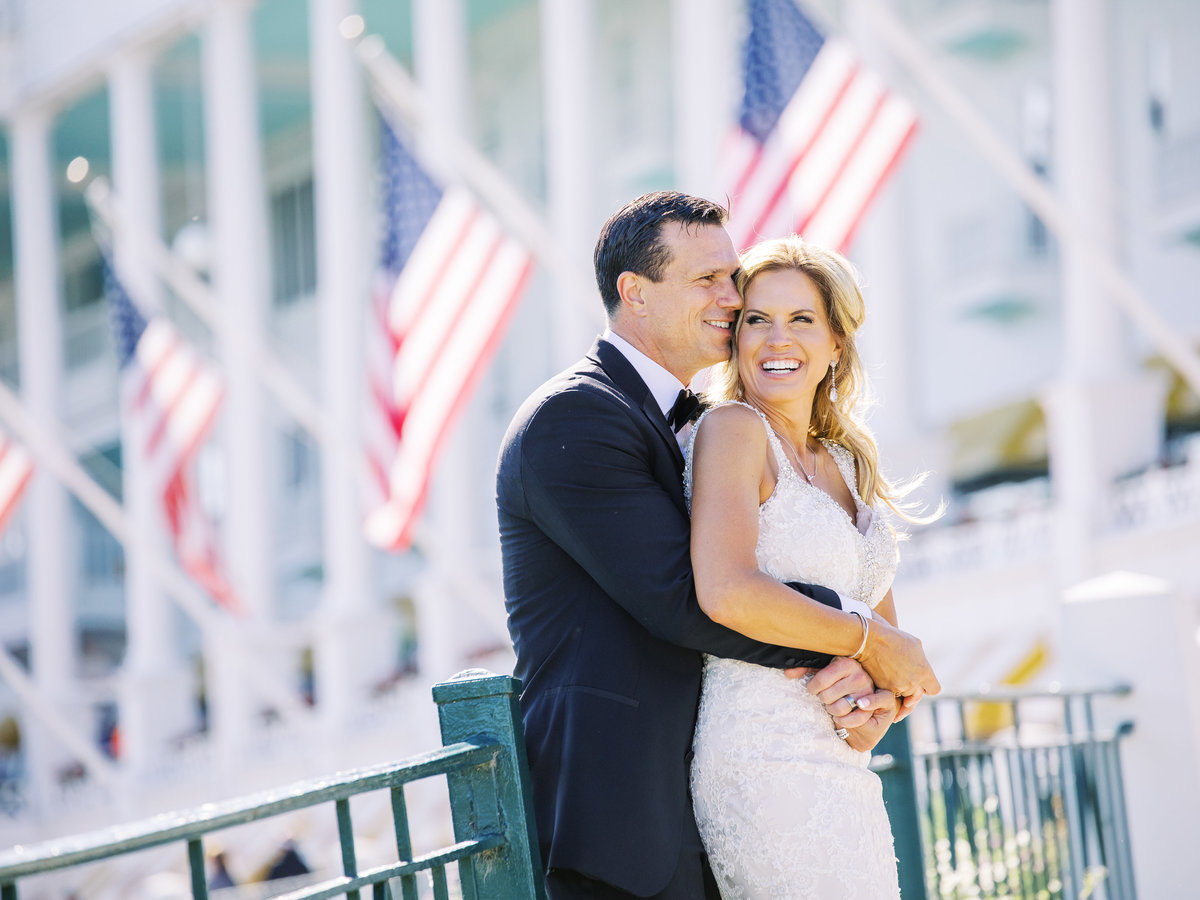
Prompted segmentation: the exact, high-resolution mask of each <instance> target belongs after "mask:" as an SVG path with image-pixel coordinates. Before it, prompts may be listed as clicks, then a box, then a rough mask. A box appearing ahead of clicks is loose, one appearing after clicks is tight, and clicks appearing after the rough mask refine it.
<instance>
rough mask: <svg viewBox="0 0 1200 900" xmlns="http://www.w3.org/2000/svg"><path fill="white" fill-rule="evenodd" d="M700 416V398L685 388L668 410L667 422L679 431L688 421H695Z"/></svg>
mask: <svg viewBox="0 0 1200 900" xmlns="http://www.w3.org/2000/svg"><path fill="white" fill-rule="evenodd" d="M699 416H700V398H699V397H697V396H696V395H695V394H693V393H692V392H691V391H689V390H688V389H687V388H684V389H683V390H682V391H680V392H679V396H678V397H676V398H675V405H674V406H672V407H671V409H670V410H669V411H668V412H667V424H668V425H670V426H671V428H672V429H673V430H674V431H675V432H676V433H678V432H679V429H680V428H682V427H683V426H684V425H685V424H687V423H688V422H694V421H696V419H697V418H699Z"/></svg>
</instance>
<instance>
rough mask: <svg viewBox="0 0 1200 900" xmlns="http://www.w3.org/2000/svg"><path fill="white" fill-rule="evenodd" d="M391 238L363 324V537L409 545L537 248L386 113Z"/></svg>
mask: <svg viewBox="0 0 1200 900" xmlns="http://www.w3.org/2000/svg"><path fill="white" fill-rule="evenodd" d="M380 132H381V136H382V142H383V146H382V160H381V165H382V170H383V182H384V190H383V213H384V221H385V226H384V240H383V250H382V258H381V264H380V270H379V273H378V277H377V279H376V288H375V291H374V297H373V304H372V315H371V317H370V320H369V324H370V328H369V333H368V348H369V349H368V369H369V373H368V377H369V380H370V391H371V398H370V399H371V403H370V409H369V412H368V416H367V420H368V430H367V457H368V463H369V465H370V468H371V470H372V472H373V473H374V476H375V481H376V485H377V487H378V496H377V497H376V498H374V500H373V505H372V509H371V511H370V512H369V513H368V515H367V517H366V521H365V525H364V527H365V532H366V536H367V539H368V540H369V541H370V542H371V543H372V544H374V545H375V546H377V547H381V548H383V549H386V550H391V551H400V550H404V549H406V548H408V547H409V546H410V545H411V543H412V533H413V526H414V524H415V522H416V520H417V517H418V516H419V515H420V512H421V509H422V507H423V505H424V502H425V497H426V494H427V492H428V489H429V483H430V480H431V478H432V477H433V474H434V470H435V468H436V466H437V461H438V454H439V452H440V450H441V448H442V446H443V445H444V443H445V441H446V439H447V437H448V436H449V434H450V431H451V429H452V428H453V426H454V423H455V421H456V420H457V418H458V416H459V414H460V413H461V412H462V410H463V407H464V406H465V405H466V402H467V401H468V400H469V399H470V396H471V392H472V389H473V388H474V386H475V383H476V382H477V381H478V379H479V377H480V375H481V374H482V373H483V371H484V369H485V368H486V367H487V364H488V362H489V361H490V360H491V358H492V356H493V355H494V353H495V350H496V346H497V345H498V343H499V341H500V338H501V337H502V336H503V334H504V331H505V328H506V326H507V324H508V321H509V318H510V317H511V315H512V313H513V312H514V311H515V310H516V307H517V304H518V302H519V301H520V298H521V295H522V294H523V292H524V289H525V285H526V284H527V283H528V281H529V276H530V274H531V273H532V271H533V257H532V255H531V254H530V252H529V251H528V250H527V249H526V248H525V247H524V246H522V245H521V244H520V243H519V242H518V241H516V240H515V239H513V238H512V237H510V236H508V235H507V234H506V233H505V230H504V228H503V227H502V226H501V224H500V223H499V222H498V221H497V220H496V219H495V217H493V216H492V215H490V214H489V213H488V212H486V211H485V210H484V209H482V208H481V207H480V206H479V204H478V203H477V202H476V201H475V199H474V197H473V196H472V195H471V193H470V192H469V191H468V190H466V189H465V188H462V187H450V188H446V189H442V188H441V187H439V186H438V185H437V184H435V183H434V181H433V180H432V179H431V178H430V177H429V175H428V174H427V173H426V172H425V171H424V170H423V169H422V168H421V167H420V165H419V164H418V163H417V161H416V159H415V158H414V157H413V155H412V153H411V151H410V150H409V148H408V147H407V146H405V144H404V142H403V141H402V140H401V138H400V136H399V134H397V132H396V131H395V129H394V128H393V127H392V126H391V124H390V123H389V122H387V121H386V120H385V119H383V118H382V117H381V119H380Z"/></svg>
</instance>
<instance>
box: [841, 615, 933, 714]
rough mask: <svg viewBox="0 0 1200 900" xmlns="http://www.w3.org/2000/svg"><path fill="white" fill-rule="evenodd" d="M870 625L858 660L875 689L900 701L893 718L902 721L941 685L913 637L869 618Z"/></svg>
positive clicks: (879, 620) (878, 620)
mask: <svg viewBox="0 0 1200 900" xmlns="http://www.w3.org/2000/svg"><path fill="white" fill-rule="evenodd" d="M870 623H871V624H870V627H869V632H868V635H867V644H866V646H865V647H864V648H863V652H862V655H861V656H860V657H859V660H860V661H861V662H862V664H863V668H864V669H866V670H867V674H868V675H870V676H871V680H872V681H874V682H875V686H876V687H878V688H880V689H882V690H887V691H891V692H892V694H893V695H895V696H896V697H903V698H904V703H903V705H902V707H901V709H900V713H899V715H898V717H897V720H899V719H903V718H904V717H905V716H907V715H908V714H909V713H911V712H912V711H913V709H914V708H915V707H916V705H917V703H918V702H920V700H921V698H922V697H924V696H925V695H926V694H936V693H938V692H939V691H940V690H941V689H942V686H941V684H940V683H939V682H938V680H937V676H936V675H934V674H933V668H932V667H931V666H930V665H929V660H928V659H926V658H925V651H924V649H922V647H921V642H920V641H919V640H917V638H915V637H913V636H912V635H911V634H909V633H908V632H906V631H901V630H900V629H899V628H896V627H894V626H893V625H890V624H888V623H887V622H885V621H883V620H882V619H876V618H872V619H871V620H870Z"/></svg>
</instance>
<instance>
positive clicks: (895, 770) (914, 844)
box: [874, 721, 928, 900]
mask: <svg viewBox="0 0 1200 900" xmlns="http://www.w3.org/2000/svg"><path fill="white" fill-rule="evenodd" d="M885 754H886V755H887V756H888V757H890V760H889V761H888V764H887V765H886V766H884V767H882V770H881V771H880V772H879V777H880V779H881V780H882V781H883V802H884V804H885V805H886V806H887V813H888V820H889V821H890V822H891V823H892V835H893V837H894V839H895V842H896V859H897V866H898V869H899V875H900V896H901V897H903V898H904V900H926V898H927V896H928V895H927V894H926V890H925V853H924V851H923V850H922V849H921V810H920V807H919V806H918V804H917V785H916V781H915V780H914V773H913V758H912V745H911V744H910V743H909V739H908V722H907V721H905V722H900V723H898V724H896V725H893V726H892V727H891V728H889V729H888V731H887V734H885V735H884V736H883V740H881V741H880V742H879V743H878V745H876V747H875V751H874V755H875V756H876V758H880V757H882V756H883V755H885Z"/></svg>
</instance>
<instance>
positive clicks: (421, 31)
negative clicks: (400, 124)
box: [412, 0, 479, 679]
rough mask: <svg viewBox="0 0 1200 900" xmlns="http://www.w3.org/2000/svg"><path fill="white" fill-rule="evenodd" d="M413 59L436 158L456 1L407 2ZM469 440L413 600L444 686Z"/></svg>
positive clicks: (461, 14)
mask: <svg viewBox="0 0 1200 900" xmlns="http://www.w3.org/2000/svg"><path fill="white" fill-rule="evenodd" d="M412 8H413V35H414V39H413V52H414V57H415V59H414V63H415V67H416V76H417V82H418V84H420V86H421V88H422V89H423V90H424V91H425V93H426V95H427V97H428V99H429V104H430V109H433V110H436V111H437V115H436V118H435V119H433V120H431V122H430V125H431V127H430V128H429V129H428V131H427V132H426V133H423V134H421V135H418V136H417V139H418V140H419V141H420V143H421V149H422V150H423V151H424V152H425V153H427V154H428V155H429V157H430V158H433V159H437V158H438V157H439V155H440V154H439V153H438V149H437V148H438V144H439V142H440V141H444V140H446V138H447V137H448V136H458V137H461V138H466V136H467V132H466V126H465V122H466V98H467V83H468V80H467V79H468V70H467V26H466V14H465V10H464V6H463V2H462V0H413V7H412ZM469 441H470V437H469V435H465V434H464V431H463V429H461V428H458V429H455V431H454V432H453V433H452V434H451V435H450V437H449V440H448V441H447V442H446V449H445V451H444V452H443V454H442V459H441V461H440V463H439V464H438V469H437V472H438V474H437V475H436V476H435V481H434V484H433V489H432V490H431V491H430V492H429V505H428V507H427V509H426V512H425V524H424V527H423V528H421V529H419V530H418V534H420V535H421V536H422V541H421V549H422V551H423V552H424V554H425V556H426V558H427V559H428V564H427V565H426V567H425V570H424V572H422V573H421V575H420V576H419V578H418V582H417V584H416V586H415V589H414V592H413V595H414V601H415V605H416V611H417V640H418V644H419V660H420V667H421V671H422V677H425V678H432V679H438V678H445V677H447V676H449V675H452V674H454V672H456V671H458V669H459V668H460V666H459V665H458V662H459V659H460V656H461V648H460V647H459V645H458V641H457V640H456V633H455V625H454V618H455V611H456V610H457V609H461V604H460V602H459V600H458V598H457V597H456V596H455V591H454V588H453V583H454V578H453V577H452V574H451V573H453V571H454V569H455V567H462V566H464V565H468V564H469V553H470V547H469V546H467V545H466V542H465V541H464V535H465V534H467V532H468V530H469V529H468V524H467V523H469V522H470V521H471V519H470V517H471V514H472V508H473V505H472V503H471V498H470V491H469V484H468V483H467V482H466V481H465V480H464V478H463V477H462V476H463V473H465V472H470V471H471V469H470V467H469V463H468V462H467V459H468V454H469V453H470V452H472V451H474V452H478V451H479V448H472V447H470V446H468V443H469Z"/></svg>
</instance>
